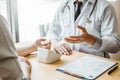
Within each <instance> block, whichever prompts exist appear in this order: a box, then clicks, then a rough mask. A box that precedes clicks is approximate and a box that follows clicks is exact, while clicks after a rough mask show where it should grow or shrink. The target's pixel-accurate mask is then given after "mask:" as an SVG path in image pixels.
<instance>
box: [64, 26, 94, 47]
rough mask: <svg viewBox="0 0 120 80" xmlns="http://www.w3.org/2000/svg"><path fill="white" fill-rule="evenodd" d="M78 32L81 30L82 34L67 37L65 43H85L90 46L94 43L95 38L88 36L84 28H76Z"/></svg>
mask: <svg viewBox="0 0 120 80" xmlns="http://www.w3.org/2000/svg"><path fill="white" fill-rule="evenodd" d="M77 28H78V29H79V30H81V31H82V32H83V33H82V34H80V35H78V36H69V37H67V38H65V41H67V42H69V43H73V44H74V43H81V42H87V43H89V44H91V45H93V44H94V43H95V42H96V37H94V36H93V35H90V34H89V33H88V32H87V31H86V29H85V28H84V27H81V26H77Z"/></svg>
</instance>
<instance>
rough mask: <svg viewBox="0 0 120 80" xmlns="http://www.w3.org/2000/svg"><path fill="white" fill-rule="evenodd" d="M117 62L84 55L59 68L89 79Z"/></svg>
mask: <svg viewBox="0 0 120 80" xmlns="http://www.w3.org/2000/svg"><path fill="white" fill-rule="evenodd" d="M115 64H117V63H116V62H111V61H106V60H103V59H99V58H95V57H92V56H83V57H81V58H79V59H78V60H76V61H73V62H72V63H69V64H67V65H64V66H62V67H60V68H58V69H59V70H62V71H67V73H68V72H69V73H70V74H73V75H77V76H78V75H80V76H82V77H85V78H88V79H95V78H97V77H98V76H100V75H101V74H102V73H104V72H105V71H106V70H108V69H109V68H111V67H112V66H114V65H115Z"/></svg>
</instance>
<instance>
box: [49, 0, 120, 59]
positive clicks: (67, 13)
mask: <svg viewBox="0 0 120 80" xmlns="http://www.w3.org/2000/svg"><path fill="white" fill-rule="evenodd" d="M74 1H75V0H67V1H65V2H63V3H62V4H61V5H60V7H59V8H58V11H57V13H56V15H55V17H54V20H53V23H52V25H51V27H50V29H49V32H48V35H47V37H48V38H49V39H60V40H63V39H64V38H65V37H68V36H71V35H79V34H81V31H80V30H78V29H77V28H76V26H77V25H80V26H83V27H85V28H86V30H87V32H88V33H89V34H91V35H93V36H95V37H97V41H96V43H95V44H94V45H93V46H91V45H89V44H88V43H85V42H83V43H79V44H70V43H67V44H68V45H69V46H70V47H71V48H72V49H74V50H77V51H82V52H86V53H90V54H95V55H98V56H104V57H105V55H107V53H108V52H110V53H116V52H117V51H118V50H119V48H120V37H119V35H118V23H117V18H116V13H115V10H114V8H113V7H112V5H111V4H110V3H109V2H107V1H106V0H98V1H97V4H96V6H95V9H94V11H93V13H92V15H91V17H90V18H91V20H92V21H91V23H87V22H86V20H87V18H88V16H89V15H90V12H91V10H92V9H93V6H94V5H95V0H88V1H87V2H86V4H85V5H84V7H83V8H82V11H81V14H80V15H79V16H78V18H77V19H76V21H74V15H75V12H74V11H75V7H74V4H73V3H74ZM83 1H84V0H83ZM104 53H106V54H104Z"/></svg>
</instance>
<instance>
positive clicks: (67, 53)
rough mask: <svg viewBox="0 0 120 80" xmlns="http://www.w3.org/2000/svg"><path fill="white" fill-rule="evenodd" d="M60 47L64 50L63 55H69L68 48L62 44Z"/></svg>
mask: <svg viewBox="0 0 120 80" xmlns="http://www.w3.org/2000/svg"><path fill="white" fill-rule="evenodd" d="M61 48H62V49H63V50H64V54H65V55H70V54H71V53H70V52H69V50H68V49H67V48H66V47H65V46H64V44H63V45H62V46H61Z"/></svg>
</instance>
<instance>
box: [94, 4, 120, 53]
mask: <svg viewBox="0 0 120 80" xmlns="http://www.w3.org/2000/svg"><path fill="white" fill-rule="evenodd" d="M101 22H102V23H101V38H97V40H96V43H95V44H94V45H93V47H94V48H96V49H97V50H98V51H100V52H109V53H116V52H118V51H119V49H120V36H119V33H118V22H117V17H116V13H115V10H114V8H113V7H112V6H111V5H109V6H107V7H106V8H105V9H104V11H103V16H102V18H101Z"/></svg>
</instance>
